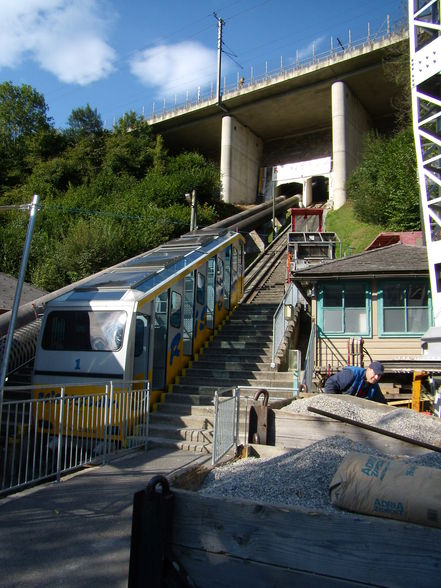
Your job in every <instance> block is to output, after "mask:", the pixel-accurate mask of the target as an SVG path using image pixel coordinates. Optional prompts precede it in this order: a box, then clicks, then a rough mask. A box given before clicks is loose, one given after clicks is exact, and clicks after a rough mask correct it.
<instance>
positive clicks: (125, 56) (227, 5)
mask: <svg viewBox="0 0 441 588" xmlns="http://www.w3.org/2000/svg"><path fill="white" fill-rule="evenodd" d="M214 13H215V14H216V15H217V17H218V18H222V20H223V21H224V23H225V24H224V26H223V43H224V45H223V52H222V82H221V85H222V87H224V84H225V87H226V88H231V87H233V86H234V85H235V84H236V83H237V80H238V78H239V77H243V78H244V79H245V83H247V82H249V81H250V79H251V78H252V76H254V77H255V78H256V77H258V76H261V75H264V74H265V71H268V72H272V71H275V70H276V69H277V68H280V67H281V65H282V66H283V67H287V66H289V65H291V64H293V63H295V62H296V60H298V61H299V62H301V61H302V60H303V59H306V58H308V57H312V54H313V50H314V52H315V54H316V55H320V54H322V53H325V52H327V51H329V50H330V48H331V37H332V41H333V47H334V49H335V50H338V49H339V44H338V41H337V39H339V41H340V42H341V43H342V44H343V45H344V46H347V44H348V43H349V31H350V38H351V40H352V43H355V42H357V41H359V40H361V39H362V38H364V37H367V34H368V23H369V30H370V34H371V35H372V36H374V35H377V34H380V33H382V32H383V33H384V32H385V31H386V23H387V15H390V22H391V24H392V25H394V24H396V23H397V22H398V21H400V20H403V19H406V15H407V2H404V1H403V0H315V1H305V0H303V1H302V2H300V1H299V0H215V1H211V0H187V2H184V1H182V0H162V1H161V0H143V1H141V0H0V81H2V82H4V81H10V82H12V83H13V84H16V85H21V84H29V85H31V86H32V87H33V88H35V89H36V90H37V91H39V92H40V93H42V94H43V95H44V97H45V99H46V103H47V104H48V106H49V115H50V116H51V117H52V118H53V120H54V124H55V126H56V127H58V128H64V127H65V126H66V124H67V119H68V117H69V115H70V113H71V112H72V110H73V109H74V108H78V107H81V106H86V104H90V106H91V107H92V108H96V109H97V111H98V113H99V114H100V116H101V118H102V120H103V122H104V123H105V125H106V127H108V128H111V126H112V124H113V123H114V122H115V121H116V120H118V119H119V118H120V117H121V116H122V115H123V114H124V113H125V112H128V111H130V110H134V111H135V112H137V113H139V114H141V113H144V115H145V116H146V118H149V117H150V116H151V114H152V112H153V111H155V112H156V113H158V112H160V111H162V109H163V107H164V100H165V104H166V107H167V108H171V107H173V105H174V103H176V104H182V103H184V102H185V101H186V100H187V97H188V99H189V100H194V99H195V98H196V97H197V92H198V87H199V88H200V93H201V96H202V97H207V96H208V95H210V94H211V92H213V91H215V90H216V79H217V26H218V24H217V22H218V21H217V20H216V18H215V16H214ZM313 47H314V49H313Z"/></svg>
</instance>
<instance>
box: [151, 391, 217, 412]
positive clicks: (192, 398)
mask: <svg viewBox="0 0 441 588" xmlns="http://www.w3.org/2000/svg"><path fill="white" fill-rule="evenodd" d="M213 398H214V397H213V395H212V394H174V393H173V392H167V393H164V395H163V397H162V399H161V402H160V403H158V404H157V405H156V406H157V407H159V406H161V405H162V404H170V403H172V404H187V405H188V404H189V405H191V406H212V405H213ZM181 409H182V408H181Z"/></svg>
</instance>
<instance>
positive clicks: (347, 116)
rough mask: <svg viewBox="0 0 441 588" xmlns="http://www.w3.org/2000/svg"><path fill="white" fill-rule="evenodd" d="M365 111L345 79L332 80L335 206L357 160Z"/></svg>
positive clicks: (365, 127) (342, 198) (365, 124)
mask: <svg viewBox="0 0 441 588" xmlns="http://www.w3.org/2000/svg"><path fill="white" fill-rule="evenodd" d="M369 126H370V125H369V119H368V115H367V113H366V111H365V109H364V108H363V106H362V105H361V104H360V102H359V101H358V100H357V98H355V96H354V95H353V94H352V93H351V92H350V90H349V88H348V87H347V85H346V84H345V83H344V82H341V81H339V82H335V83H334V84H332V175H333V199H334V209H336V210H337V209H338V208H340V207H341V206H343V204H345V202H346V180H347V179H348V176H349V175H350V173H351V172H352V170H353V169H354V168H355V167H356V166H357V164H358V163H359V161H360V159H361V156H362V153H363V144H364V135H365V133H366V132H367V131H368V130H369Z"/></svg>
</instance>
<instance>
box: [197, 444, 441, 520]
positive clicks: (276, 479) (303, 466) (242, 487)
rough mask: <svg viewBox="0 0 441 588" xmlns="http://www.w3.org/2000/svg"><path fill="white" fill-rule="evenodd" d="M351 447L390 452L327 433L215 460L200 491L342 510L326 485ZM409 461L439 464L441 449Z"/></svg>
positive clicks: (429, 464) (268, 501) (374, 453)
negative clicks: (296, 446)
mask: <svg viewBox="0 0 441 588" xmlns="http://www.w3.org/2000/svg"><path fill="white" fill-rule="evenodd" d="M350 451H359V452H363V453H370V454H371V455H378V456H384V457H391V456H387V455H386V454H382V453H380V452H378V451H376V450H374V449H373V448H371V447H369V446H367V445H363V444H361V443H356V442H354V441H351V440H350V439H346V438H344V437H338V436H335V437H328V438H327V439H324V440H322V441H318V442H317V443H314V444H312V445H310V446H309V447H307V448H305V449H303V450H302V451H289V452H287V453H285V454H283V455H280V456H277V457H272V458H246V459H241V460H238V461H235V462H232V463H229V464H226V465H223V466H218V467H216V468H214V469H213V470H212V471H211V472H210V473H209V474H208V476H207V477H206V478H205V480H204V483H203V485H202V486H201V488H200V490H199V492H200V493H201V494H204V495H214V496H220V497H229V498H235V499H246V500H255V501H258V502H265V503H270V504H281V505H290V506H294V507H300V508H304V509H307V510H312V511H315V512H325V513H331V512H334V513H335V512H339V513H340V514H343V513H344V511H341V510H338V509H337V508H335V507H334V506H333V505H332V504H331V503H330V501H329V496H328V488H329V484H330V482H331V480H332V477H333V475H334V474H335V472H336V471H337V469H338V467H339V465H340V463H341V462H342V461H343V459H344V457H345V456H346V455H347V454H348V453H349V452H350ZM407 461H408V463H414V464H417V465H424V466H429V467H436V468H439V469H441V453H437V452H433V451H430V452H427V453H426V454H423V455H420V456H418V457H414V458H409V459H408V460H407ZM344 514H345V516H349V513H344Z"/></svg>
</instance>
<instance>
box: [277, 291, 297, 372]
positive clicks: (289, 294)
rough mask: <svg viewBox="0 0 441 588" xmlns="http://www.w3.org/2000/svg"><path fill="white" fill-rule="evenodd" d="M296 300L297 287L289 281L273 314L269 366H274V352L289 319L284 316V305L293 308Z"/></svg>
mask: <svg viewBox="0 0 441 588" xmlns="http://www.w3.org/2000/svg"><path fill="white" fill-rule="evenodd" d="M297 301H298V289H297V288H296V287H295V286H294V284H293V283H290V285H289V287H288V290H287V291H286V292H285V295H284V296H283V298H282V301H281V302H280V304H279V306H278V307H277V309H276V312H275V313H274V315H273V350H272V357H271V367H272V368H274V367H276V354H277V351H278V349H279V347H280V344H281V342H282V340H283V336H284V335H285V331H286V329H287V326H288V324H289V321H288V320H287V319H286V317H285V306H287V305H291V306H292V307H293V308H294V307H295V305H296V304H297Z"/></svg>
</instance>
